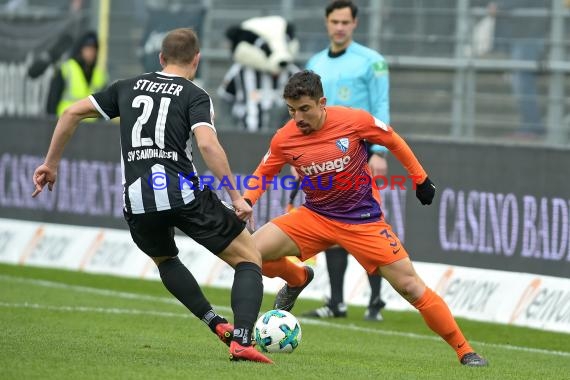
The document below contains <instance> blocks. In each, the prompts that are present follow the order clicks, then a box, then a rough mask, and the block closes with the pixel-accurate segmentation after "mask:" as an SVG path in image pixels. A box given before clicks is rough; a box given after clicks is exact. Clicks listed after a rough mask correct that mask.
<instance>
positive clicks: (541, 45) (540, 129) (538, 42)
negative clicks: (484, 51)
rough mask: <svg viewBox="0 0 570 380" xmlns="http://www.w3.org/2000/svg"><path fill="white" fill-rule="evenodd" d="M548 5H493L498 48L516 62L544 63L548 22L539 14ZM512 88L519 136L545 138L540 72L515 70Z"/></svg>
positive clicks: (511, 1) (529, 1) (512, 1)
mask: <svg viewBox="0 0 570 380" xmlns="http://www.w3.org/2000/svg"><path fill="white" fill-rule="evenodd" d="M546 3H547V2H545V1H536V0H497V1H495V2H492V3H489V4H488V11H489V14H490V15H491V16H493V17H495V19H496V21H495V46H497V48H498V49H501V48H503V49H505V50H506V51H507V52H508V54H509V56H510V58H511V59H513V60H516V61H532V62H539V61H540V60H542V59H543V58H544V56H545V47H546V35H547V33H548V19H547V17H546V15H544V14H542V15H540V14H539V13H540V12H541V11H544V10H545V9H546V5H547V4H546ZM548 3H550V1H548ZM517 12H520V13H518V14H517ZM511 86H512V91H513V94H514V96H515V97H516V99H517V102H518V108H519V112H520V119H521V121H520V127H519V128H518V131H517V135H518V136H520V137H531V138H532V137H537V136H542V135H544V133H545V131H546V130H545V128H544V124H543V121H542V116H541V111H540V105H539V101H538V74H537V72H536V71H533V70H525V69H515V70H513V71H512V78H511Z"/></svg>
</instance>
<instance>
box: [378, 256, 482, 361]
mask: <svg viewBox="0 0 570 380" xmlns="http://www.w3.org/2000/svg"><path fill="white" fill-rule="evenodd" d="M379 272H380V274H381V275H382V276H383V277H384V278H385V279H386V280H388V282H390V284H391V285H392V287H393V288H394V289H395V290H396V291H397V292H398V293H399V294H400V295H401V296H402V297H404V298H405V299H406V300H407V301H408V302H409V303H410V304H412V305H413V306H414V307H415V308H416V309H418V311H419V312H420V314H421V315H422V317H423V318H424V321H425V322H426V324H427V325H428V327H429V328H430V329H431V330H432V331H434V332H435V333H436V334H438V335H439V336H441V337H442V338H443V339H444V340H445V341H446V342H447V343H448V344H449V345H450V346H451V347H452V348H453V349H454V350H455V352H456V354H457V357H458V359H459V361H460V362H461V364H463V365H467V366H473V367H482V366H486V365H488V362H487V360H485V359H484V358H482V357H481V356H479V355H478V354H476V353H475V352H474V350H473V348H472V347H471V345H470V344H469V342H468V341H467V340H466V339H465V337H464V336H463V333H462V332H461V329H460V328H459V326H458V325H457V322H456V321H455V319H454V318H453V315H452V314H451V311H450V310H449V307H448V306H447V304H446V303H445V301H444V300H443V299H442V298H441V297H440V296H439V295H437V294H436V293H435V292H434V291H432V290H431V289H430V288H428V287H427V286H426V285H425V283H424V282H423V280H422V279H421V278H420V277H419V276H418V274H417V273H416V271H415V269H414V267H413V265H412V262H411V261H410V259H409V258H404V259H402V260H399V261H396V262H394V263H392V264H390V265H386V266H383V267H381V268H380V271H379Z"/></svg>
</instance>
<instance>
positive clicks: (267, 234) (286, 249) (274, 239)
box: [253, 223, 314, 311]
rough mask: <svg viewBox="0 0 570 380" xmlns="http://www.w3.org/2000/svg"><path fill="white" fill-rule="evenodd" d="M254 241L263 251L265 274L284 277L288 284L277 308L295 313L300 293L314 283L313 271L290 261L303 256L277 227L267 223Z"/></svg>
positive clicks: (281, 290) (255, 236)
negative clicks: (289, 257)
mask: <svg viewBox="0 0 570 380" xmlns="http://www.w3.org/2000/svg"><path fill="white" fill-rule="evenodd" d="M253 239H254V241H255V245H256V247H257V249H258V250H259V251H260V252H261V257H262V259H263V266H262V271H263V274H264V275H265V276H267V277H281V278H282V279H284V280H285V281H286V282H287V283H286V284H285V285H284V286H283V287H282V288H281V289H280V290H279V292H278V293H277V296H276V297H275V302H274V304H273V308H274V309H281V310H286V311H291V309H292V308H293V306H294V305H295V301H296V300H297V297H299V294H301V292H302V291H303V289H305V288H306V287H307V285H309V283H310V282H311V281H312V280H313V277H314V272H313V269H312V268H311V267H308V266H299V265H297V264H295V263H293V262H292V261H290V260H288V259H287V258H286V256H297V257H299V256H300V255H301V253H300V251H299V247H297V244H295V242H294V241H293V240H292V239H291V238H290V237H289V236H288V235H287V234H286V233H285V232H283V230H281V229H280V228H279V227H277V226H276V225H275V224H273V223H267V224H265V225H264V226H263V227H261V228H260V229H259V230H257V231H256V232H255V233H254V234H253Z"/></svg>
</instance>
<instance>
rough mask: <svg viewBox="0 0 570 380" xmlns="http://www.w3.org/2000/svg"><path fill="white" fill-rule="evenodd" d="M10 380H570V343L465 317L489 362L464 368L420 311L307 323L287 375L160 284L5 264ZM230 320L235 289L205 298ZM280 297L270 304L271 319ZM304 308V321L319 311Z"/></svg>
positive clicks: (302, 303)
mask: <svg viewBox="0 0 570 380" xmlns="http://www.w3.org/2000/svg"><path fill="white" fill-rule="evenodd" d="M0 289H2V290H1V291H0V325H1V326H2V327H1V330H0V342H1V347H2V349H1V352H2V355H0V378H2V379H5V380H6V379H36V378H41V379H103V378H104V379H153V380H154V379H157V378H169V379H223V378H231V379H248V380H249V379H252V378H253V379H255V378H266V379H279V378H286V379H327V380H330V379H346V378H347V376H349V377H350V378H351V379H367V378H386V379H451V378H462V379H499V378H500V379H502V380H505V379H567V378H569V376H570V375H569V374H570V348H569V346H568V343H569V342H570V334H563V333H553V332H546V331H540V330H535V329H529V328H521V327H515V326H506V325H498V324H491V323H481V322H474V321H468V320H463V319H459V320H458V322H459V324H460V326H461V327H462V329H463V331H464V333H465V335H466V336H467V337H468V339H470V341H471V343H472V345H473V346H474V347H475V348H476V350H477V351H478V352H480V353H481V354H482V355H484V356H485V357H487V358H488V359H489V360H490V363H491V366H490V367H488V368H465V367H463V366H461V365H459V363H458V361H457V359H456V356H455V353H454V352H453V350H452V349H451V348H450V347H448V346H447V344H445V343H444V342H443V341H442V340H441V339H439V337H437V336H435V334H433V333H432V332H431V331H430V330H428V328H427V327H426V326H425V325H424V323H423V321H422V319H421V317H420V315H419V314H418V313H413V312H390V311H385V312H384V316H385V321H384V322H382V323H376V322H367V321H364V320H363V319H362V316H363V313H364V308H361V307H349V317H348V318H347V319H333V320H325V321H318V320H311V319H304V318H300V322H301V327H302V329H303V340H302V342H301V344H300V346H299V347H298V349H297V350H296V351H295V352H294V353H292V354H269V356H270V357H271V358H272V359H273V360H274V361H275V363H276V365H273V366H268V365H262V364H257V363H246V362H238V363H235V362H230V361H229V360H228V351H227V347H226V346H225V345H224V344H222V343H221V342H220V341H219V340H217V338H216V337H215V336H214V335H213V334H212V333H211V332H210V330H209V329H208V328H207V327H206V326H205V325H204V324H203V323H202V322H200V321H198V320H197V319H196V318H195V317H193V316H191V315H190V314H189V313H188V312H187V311H186V309H185V308H184V307H182V306H181V305H179V304H178V303H177V301H176V300H174V298H173V297H172V296H171V295H170V294H169V293H168V292H167V291H166V290H165V289H164V288H163V286H162V284H161V283H160V282H158V281H148V280H136V279H129V278H120V277H113V276H103V275H93V274H87V273H80V272H71V271H64V270H55V269H44V268H32V267H21V266H12V265H1V264H0ZM204 291H205V293H206V295H207V297H209V299H210V300H211V302H212V303H213V304H214V305H215V306H216V309H217V311H218V312H219V313H220V314H222V315H225V316H228V317H230V318H231V315H232V314H231V309H230V308H229V304H230V303H229V302H230V301H229V297H230V295H229V290H228V289H216V288H205V289H204ZM273 297H274V295H273V294H266V296H265V297H264V300H263V305H262V311H266V310H269V309H270V308H271V304H272V301H273ZM320 305H321V303H320V302H316V301H309V300H299V301H298V303H297V305H296V306H295V309H294V310H293V312H294V314H297V315H300V314H301V313H302V312H305V311H308V310H310V309H312V308H315V307H318V306H320Z"/></svg>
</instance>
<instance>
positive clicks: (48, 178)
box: [32, 164, 57, 198]
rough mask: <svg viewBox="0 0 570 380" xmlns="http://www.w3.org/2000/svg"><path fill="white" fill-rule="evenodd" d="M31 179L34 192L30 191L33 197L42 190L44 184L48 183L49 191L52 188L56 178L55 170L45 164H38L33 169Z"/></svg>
mask: <svg viewBox="0 0 570 380" xmlns="http://www.w3.org/2000/svg"><path fill="white" fill-rule="evenodd" d="M32 180H33V181H34V187H35V189H34V192H33V193H32V197H33V198H35V197H37V196H38V194H39V193H41V192H42V190H43V189H44V187H45V186H46V185H48V189H49V191H52V190H53V185H54V184H55V181H56V180H57V171H56V170H54V169H52V168H50V167H49V166H47V165H46V164H42V165H40V166H38V167H37V168H36V170H35V171H34V176H33V177H32Z"/></svg>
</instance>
